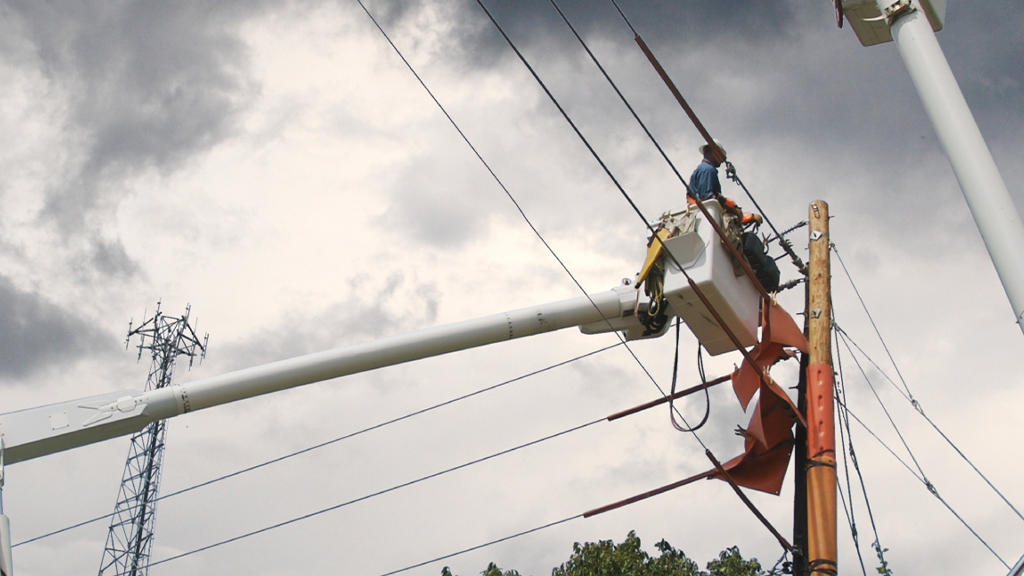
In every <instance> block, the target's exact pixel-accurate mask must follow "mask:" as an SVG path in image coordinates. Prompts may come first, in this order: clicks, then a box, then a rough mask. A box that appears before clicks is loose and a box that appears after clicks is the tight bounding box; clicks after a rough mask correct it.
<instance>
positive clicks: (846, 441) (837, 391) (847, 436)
mask: <svg viewBox="0 0 1024 576" xmlns="http://www.w3.org/2000/svg"><path fill="white" fill-rule="evenodd" d="M830 294H831V293H830ZM829 309H830V310H832V334H831V338H832V340H833V341H834V342H835V344H834V346H833V349H834V350H835V352H836V354H835V357H836V365H837V368H838V374H837V376H838V378H835V379H834V381H833V384H832V385H833V390H834V392H833V394H834V396H833V397H834V398H839V399H841V401H840V402H836V414H838V423H839V426H837V427H836V428H837V429H838V430H839V444H840V447H841V448H842V452H843V473H844V476H846V493H847V494H849V496H850V511H849V520H850V531H851V533H852V536H853V546H854V548H855V549H856V550H857V559H858V560H859V561H860V567H861V571H862V572H864V573H865V574H864V576H867V573H866V572H867V571H866V569H865V568H864V558H863V556H862V555H861V552H860V538H859V536H858V534H857V520H856V514H855V513H854V508H853V487H852V486H851V484H850V466H849V464H848V463H847V460H846V457H847V452H849V457H850V461H851V462H853V468H854V470H855V471H856V473H857V478H858V480H859V481H860V489H861V494H862V495H863V497H864V507H865V508H867V511H868V520H870V522H871V531H872V532H873V533H874V535H875V544H876V545H877V549H878V550H882V547H881V539H880V538H879V536H878V527H877V526H876V525H875V515H874V513H873V512H872V511H871V501H870V500H869V499H868V489H867V485H866V484H865V483H864V475H863V474H861V471H860V463H859V462H857V453H856V452H855V451H854V449H853V433H852V431H851V430H850V415H849V413H848V412H847V411H846V409H845V408H846V405H847V404H846V374H845V373H844V372H843V358H842V355H841V354H840V350H839V335H838V333H837V332H836V330H835V326H836V324H835V306H833V305H832V302H831V296H830V302H829ZM836 483H837V484H838V483H839V481H838V479H837V480H836ZM840 494H842V492H840ZM844 505H845V504H844Z"/></svg>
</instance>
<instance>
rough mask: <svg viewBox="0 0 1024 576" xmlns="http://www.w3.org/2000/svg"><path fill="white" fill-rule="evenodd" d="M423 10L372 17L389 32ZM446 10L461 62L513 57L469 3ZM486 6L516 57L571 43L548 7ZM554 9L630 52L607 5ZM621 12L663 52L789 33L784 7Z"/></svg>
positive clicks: (665, 0)
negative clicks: (521, 51) (526, 51)
mask: <svg viewBox="0 0 1024 576" xmlns="http://www.w3.org/2000/svg"><path fill="white" fill-rule="evenodd" d="M427 4H430V2H427V1H420V2H416V3H398V2H395V1H392V0H388V1H385V2H378V3H376V4H375V5H374V10H377V11H379V12H380V13H381V15H382V19H383V21H384V22H385V23H387V24H388V25H391V26H393V25H394V24H396V23H397V22H399V21H401V20H402V19H403V18H407V17H410V16H415V15H416V14H417V12H418V10H419V8H422V7H423V6H424V5H427ZM444 5H445V6H447V16H448V17H449V18H451V20H452V21H451V24H452V27H453V34H454V35H455V36H456V37H457V40H458V41H457V44H458V46H459V47H460V49H461V50H462V56H464V57H465V58H466V60H467V62H469V63H471V64H473V65H476V66H489V65H492V64H493V63H494V62H496V61H497V60H499V59H501V58H505V57H509V56H511V53H510V52H509V50H508V46H507V45H506V43H505V41H504V40H503V39H502V38H501V36H500V34H499V33H498V32H497V30H496V29H495V28H494V26H493V25H492V24H491V22H490V21H489V20H488V19H487V16H486V14H485V13H484V12H483V10H481V9H480V7H479V5H478V4H477V3H476V2H475V1H473V0H458V1H457V2H453V3H444ZM484 5H485V6H486V7H487V10H488V11H490V13H491V14H492V15H493V16H494V18H495V20H497V22H498V24H500V25H501V27H502V28H503V29H504V30H505V32H506V33H507V34H508V35H509V36H510V37H511V38H512V40H513V41H514V42H516V44H517V46H518V47H519V48H521V49H535V48H537V47H544V48H546V49H559V48H566V47H569V46H572V45H574V43H575V42H576V40H575V38H573V37H572V35H571V32H570V31H569V30H568V28H567V27H566V26H565V24H564V22H563V21H562V19H561V17H560V16H559V15H558V13H557V12H556V11H555V9H554V7H553V6H552V5H551V3H550V2H548V1H547V0H497V1H496V0H491V1H485V2H484ZM558 6H559V7H560V8H561V9H562V11H563V12H564V13H565V14H566V16H567V18H568V19H569V21H570V22H571V23H572V24H573V26H574V27H575V28H576V29H577V30H578V31H579V32H580V33H581V34H583V35H584V36H587V35H589V34H593V33H598V34H601V35H604V36H606V37H608V38H615V39H616V41H619V42H622V43H623V44H630V45H632V41H633V37H632V33H631V32H630V31H629V29H628V27H627V26H626V24H625V23H624V21H623V20H622V18H621V17H620V16H619V14H618V12H617V11H616V10H615V8H614V6H613V5H612V4H611V2H589V1H583V0H562V1H561V2H558ZM619 6H620V7H621V8H622V11H623V13H624V14H625V15H626V17H627V18H629V20H630V22H631V23H632V24H633V26H634V27H635V28H636V29H637V31H638V32H639V33H640V34H641V35H642V36H643V37H644V39H645V40H646V41H647V42H648V43H651V44H661V45H666V44H668V45H677V44H687V45H689V44H704V43H709V42H723V43H729V42H738V41H740V42H744V43H759V42H765V41H777V40H779V39H780V38H783V37H785V36H786V35H787V34H788V33H789V32H788V30H789V27H790V26H791V23H792V22H793V9H792V8H791V6H790V4H789V3H785V2H759V1H757V0H734V1H730V2H727V3H725V5H724V6H723V4H722V3H716V2H703V1H700V0H689V1H672V0H658V1H641V0H622V1H620V2H619ZM723 8H724V9H723Z"/></svg>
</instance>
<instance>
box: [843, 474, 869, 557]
mask: <svg viewBox="0 0 1024 576" xmlns="http://www.w3.org/2000/svg"><path fill="white" fill-rule="evenodd" d="M836 491H837V492H839V501H840V503H842V505H843V514H844V515H845V516H846V523H847V524H848V525H849V526H850V533H851V534H852V535H853V548H854V549H855V550H856V551H857V560H859V561H860V571H861V573H863V575H864V576H868V571H867V569H866V568H864V558H862V557H861V555H860V543H859V541H858V539H857V523H856V522H855V521H854V519H853V514H852V513H853V495H850V507H849V508H847V507H846V496H844V495H843V485H842V483H840V482H839V480H838V479H836Z"/></svg>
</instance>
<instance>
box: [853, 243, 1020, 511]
mask: <svg viewBox="0 0 1024 576" xmlns="http://www.w3.org/2000/svg"><path fill="white" fill-rule="evenodd" d="M837 255H838V254H837ZM851 283H852V281H851ZM836 328H837V329H838V330H839V331H840V332H842V334H843V337H844V338H845V339H846V340H848V341H849V343H850V344H852V345H853V347H854V348H856V349H857V351H858V352H860V353H861V355H862V356H863V357H864V358H865V359H866V360H867V361H868V362H870V363H871V365H872V366H874V367H875V369H876V370H878V373H879V374H881V375H882V376H883V377H884V378H885V379H886V380H887V381H888V382H889V383H890V384H892V385H893V388H895V389H896V391H897V392H899V393H900V395H902V396H903V397H904V398H905V399H906V400H907V401H908V402H910V405H911V406H913V407H914V410H916V411H917V413H918V414H920V415H921V417H922V418H924V419H925V421H926V422H928V424H929V425H931V427H932V428H933V429H935V431H936V432H937V433H938V434H939V436H941V437H942V439H943V440H945V441H946V443H947V444H949V446H950V448H952V449H953V450H954V451H955V452H956V453H957V454H958V455H959V456H960V457H961V458H962V459H963V460H964V462H967V465H968V466H970V467H971V469H973V470H974V472H975V473H976V474H977V475H978V476H979V477H981V479H982V480H984V482H985V484H988V487H989V488H991V489H992V491H993V492H995V493H996V494H997V495H998V496H999V497H1000V498H1001V499H1002V500H1003V502H1004V503H1005V504H1006V505H1007V506H1008V507H1009V508H1010V510H1013V513H1014V514H1016V515H1017V517H1018V518H1020V519H1021V520H1024V515H1022V514H1021V512H1020V511H1019V510H1018V509H1017V507H1016V506H1014V505H1013V503H1012V502H1010V500H1009V499H1008V498H1007V497H1006V496H1005V495H1004V494H1003V493H1002V492H1001V491H1000V490H999V489H998V488H996V486H995V484H993V483H992V481H991V480H989V479H988V477H987V476H985V474H984V473H982V471H981V470H980V469H979V468H978V467H977V466H975V465H974V462H972V461H971V459H970V458H968V457H967V455H966V454H964V453H963V451H962V450H960V448H959V447H958V446H957V445H956V444H954V443H953V441H952V440H951V439H950V438H949V437H948V436H946V433H945V432H943V431H942V430H941V429H940V428H939V426H938V425H937V424H935V422H933V421H932V419H931V418H929V417H928V414H926V413H925V411H924V408H923V407H922V406H921V403H920V402H918V401H917V399H916V398H914V397H913V396H909V395H907V394H906V393H904V391H903V390H901V389H900V387H899V386H897V385H896V382H894V381H893V379H892V378H890V377H889V375H888V374H886V373H885V371H884V370H882V369H881V368H880V367H879V366H878V364H877V363H876V362H875V361H874V360H873V359H872V358H871V356H869V355H868V353H867V352H865V351H864V349H863V348H861V347H860V345H859V344H857V342H855V341H854V340H853V338H851V337H850V335H849V334H847V333H846V331H845V330H843V329H842V328H841V327H839V326H837V327H836Z"/></svg>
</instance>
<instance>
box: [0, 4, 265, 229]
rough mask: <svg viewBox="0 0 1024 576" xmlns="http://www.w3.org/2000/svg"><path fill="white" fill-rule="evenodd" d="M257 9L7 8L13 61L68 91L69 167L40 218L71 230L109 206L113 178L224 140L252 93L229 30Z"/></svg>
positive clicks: (178, 160)
mask: <svg viewBox="0 0 1024 576" xmlns="http://www.w3.org/2000/svg"><path fill="white" fill-rule="evenodd" d="M259 7H260V4H259V3H230V2H229V3H206V2H171V3H163V2H155V3H154V2H112V3H103V2H97V3H82V2H73V1H67V2H64V1H52V2H12V3H9V4H8V5H7V12H8V15H6V16H5V17H10V18H11V20H13V21H14V22H16V24H15V25H14V28H16V29H17V30H18V32H19V34H20V35H21V36H23V40H24V41H25V42H27V43H28V44H30V45H31V46H32V48H33V49H32V50H31V51H30V52H29V53H31V54H32V56H31V58H30V60H31V61H28V62H21V64H22V65H27V66H41V68H42V70H43V72H44V73H45V74H46V75H47V76H48V77H49V78H50V79H51V81H54V82H55V83H57V84H58V85H59V86H62V87H63V88H64V89H66V90H67V92H68V93H69V94H70V99H71V101H70V103H69V104H70V118H71V122H72V123H73V126H72V128H73V132H77V133H79V134H81V136H82V137H83V138H84V142H85V144H84V150H81V151H80V152H81V153H82V155H83V156H84V158H83V159H82V165H81V168H80V170H79V171H78V172H77V173H76V174H73V175H72V177H70V178H69V179H68V180H67V181H66V182H64V183H62V184H60V185H57V186H55V187H53V188H52V189H50V190H48V193H47V203H46V208H45V209H44V215H45V216H47V217H49V218H52V219H54V220H55V221H56V222H57V223H58V224H59V225H60V227H61V229H62V230H63V231H64V232H75V231H78V229H79V228H80V227H81V226H82V224H83V221H84V220H85V219H86V218H87V216H88V214H89V212H90V211H92V210H94V209H95V208H96V207H97V206H98V205H100V204H101V203H104V202H109V201H115V200H116V196H117V195H118V193H119V179H120V178H122V177H125V176H131V175H132V174H135V173H137V172H138V171H140V170H143V169H150V168H155V169H157V170H159V171H161V172H163V173H166V172H169V171H173V170H174V169H176V168H177V167H179V166H181V165H182V164H183V163H184V162H186V161H187V160H188V159H189V158H192V157H194V156H195V155H196V154H198V153H201V152H204V151H206V150H209V149H210V148H211V147H212V146H213V145H215V144H216V143H218V142H219V141H221V140H222V139H223V138H225V137H226V136H227V135H229V134H230V133H231V131H232V129H233V128H234V125H235V120H236V118H237V115H238V113H239V112H240V111H241V110H242V109H243V108H244V106H245V105H246V104H247V103H248V102H249V101H250V100H251V98H252V96H253V94H254V93H255V87H254V86H253V83H252V81H251V80H250V79H249V78H248V76H247V70H246V65H247V55H246V51H245V46H244V44H243V42H242V41H241V39H240V38H239V37H238V29H239V25H240V24H241V23H242V22H243V21H245V19H246V18H247V17H249V16H251V15H252V14H253V13H255V12H256V11H257V10H258V9H259ZM25 53H26V51H21V54H25ZM8 56H11V55H8Z"/></svg>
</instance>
